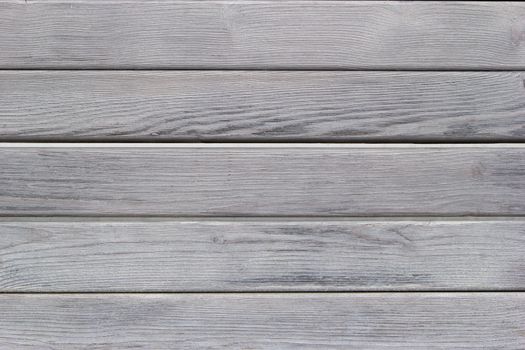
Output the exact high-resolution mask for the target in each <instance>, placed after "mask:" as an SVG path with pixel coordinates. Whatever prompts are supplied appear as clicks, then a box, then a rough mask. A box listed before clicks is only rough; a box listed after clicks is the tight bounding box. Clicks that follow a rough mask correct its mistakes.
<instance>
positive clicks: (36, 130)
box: [0, 71, 525, 141]
mask: <svg viewBox="0 0 525 350" xmlns="http://www.w3.org/2000/svg"><path fill="white" fill-rule="evenodd" d="M524 78H525V74H523V73H521V72H311V71H310V72H254V71H242V72H231V71H182V72H181V71H175V72H174V71H162V72H154V71H148V72H135V71H125V72H120V71H118V72H114V71H113V72H107V71H104V72H101V71H87V72H79V71H54V72H46V71H37V72H33V71H14V72H12V71H4V72H0V126H1V127H0V139H3V140H27V139H40V140H42V139H51V140H102V139H108V140H110V139H115V140H232V139H233V140H250V141H254V140H255V141H257V140H286V139H296V140H320V139H322V140H351V141H355V140H407V139H413V140H416V139H417V140H462V141H466V140H470V141H473V140H477V141H480V140H481V141H494V140H495V139H498V140H524V139H525V128H524V127H523V125H524V124H525V107H524V104H523V96H524V93H525V90H524V85H523V80H524ZM50 87H52V88H50Z"/></svg>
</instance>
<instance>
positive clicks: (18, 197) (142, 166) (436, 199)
mask: <svg viewBox="0 0 525 350" xmlns="http://www.w3.org/2000/svg"><path fill="white" fill-rule="evenodd" d="M57 146H58V147H53V146H47V147H46V146H41V145H35V146H32V145H31V144H29V147H22V146H16V144H11V145H10V147H8V146H4V147H1V148H0V164H2V171H1V172H0V189H1V190H0V214H2V215H64V214H65V215H189V216H201V215H203V216H231V215H235V216H261V215H262V216H266V215H272V216H287V215H327V216H337V215H341V216H342V215H345V216H347V215H409V214H418V215H523V214H525V148H524V147H522V146H521V145H499V146H479V147H477V146H446V145H438V146H432V145H421V146H414V145H391V146H390V145H386V146H385V145H346V146H345V145H333V144H332V145H330V144H325V145H324V146H323V145H304V144H303V145H300V144H299V145H286V144H274V145H259V146H257V145H253V144H252V145H244V146H243V145H238V144H233V145H229V146H228V145H208V146H194V145H192V144H181V145H174V144H168V145H164V146H165V147H161V146H159V145H157V146H155V145H147V146H143V145H141V144H139V145H137V144H135V145H134V144H127V145H126V147H124V145H119V144H113V146H110V145H106V146H97V145H96V144H94V145H87V147H82V146H81V145H80V146H79V145H75V144H61V145H57Z"/></svg>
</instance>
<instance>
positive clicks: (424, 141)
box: [0, 136, 525, 146]
mask: <svg viewBox="0 0 525 350" xmlns="http://www.w3.org/2000/svg"><path fill="white" fill-rule="evenodd" d="M226 140H227V141H226ZM225 141H226V142H227V143H228V144H238V145H245V144H252V145H253V144H254V143H257V144H283V143H286V144H300V143H304V144H334V145H335V144H337V145H344V144H348V145H356V144H373V145H375V144H384V145H396V144H412V145H432V144H435V145H461V144H464V145H469V146H470V145H473V144H482V145H496V144H513V145H515V144H525V138H518V139H508V138H492V139H490V140H486V139H482V138H479V139H478V138H476V137H472V138H469V139H462V138H448V137H447V138H446V139H445V138H442V139H439V138H432V137H429V138H426V137H418V136H414V137H404V138H382V137H376V138H374V139H368V138H355V137H352V138H344V137H342V138H339V139H333V138H317V137H303V138H273V139H272V138H271V137H269V138H268V139H260V138H258V137H255V138H238V139H234V138H229V137H225V138H220V137H216V138H205V139H199V138H195V139H191V138H190V137H173V138H170V139H168V138H163V137H159V139H158V140H155V139H154V138H148V137H118V138H117V139H115V138H114V137H111V136H109V137H106V136H101V137H99V136H96V137H79V138H68V137H64V138H56V137H34V136H32V137H27V138H26V137H17V138H8V137H7V138H3V137H0V144H18V143H21V142H23V143H24V144H46V145H47V144H50V143H57V144H75V145H76V144H91V143H104V144H116V143H118V144H133V143H134V144H140V145H142V144H152V145H159V144H174V145H176V144H181V143H185V144H191V145H199V144H208V145H210V144H221V143H224V142H225Z"/></svg>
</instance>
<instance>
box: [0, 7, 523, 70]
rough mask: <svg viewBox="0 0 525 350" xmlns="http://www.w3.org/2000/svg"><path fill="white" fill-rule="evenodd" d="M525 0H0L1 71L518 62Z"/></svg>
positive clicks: (457, 66) (513, 65)
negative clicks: (481, 0) (502, 0)
mask: <svg viewBox="0 0 525 350" xmlns="http://www.w3.org/2000/svg"><path fill="white" fill-rule="evenodd" d="M524 18H525V5H524V4H520V3H487V2H485V3H479V2H433V3H425V2H396V1H392V2H383V1H381V2H373V1H362V2H360V1H356V2H354V1H348V2H345V1H287V2H280V1H252V2H244V1H175V0H174V1H154V2H150V1H132V2H128V1H110V2H102V1H60V2H54V1H53V2H48V1H31V0H28V1H25V2H24V1H13V0H3V1H1V2H0V47H1V48H2V49H1V50H0V67H2V68H20V67H24V68H203V67H207V68H210V67H214V68H221V67H224V68H289V67H293V68H351V69H354V68H395V69H400V68H406V69H415V68H422V69H426V68H454V69H479V68H500V69H508V68H518V69H522V68H525V45H523V41H524V38H525V19H524Z"/></svg>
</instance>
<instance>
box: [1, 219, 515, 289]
mask: <svg viewBox="0 0 525 350" xmlns="http://www.w3.org/2000/svg"><path fill="white" fill-rule="evenodd" d="M524 223H525V222H524V221H523V220H511V221H508V220H507V221H501V220H492V221H441V220H438V221H435V220H426V221H422V220H420V221H413V220H412V221H410V220H404V221H381V220H379V221H378V220H356V221H354V220H351V221H297V220H295V221H282V220H277V221H276V220H275V219H274V220H269V221H266V220H264V221H231V220H230V221H199V222H196V221H168V220H155V221H152V220H140V221H137V220H131V221H129V220H120V221H108V219H105V220H97V221H93V220H92V221H86V220H83V221H77V220H74V221H54V220H53V219H42V220H34V221H22V220H20V219H18V220H13V219H9V220H7V221H2V222H0V291H3V292H6V291H9V292H93V291H98V292H107V291H111V292H128V291H132V292H137V291H140V292H155V291H162V292H181V291H198V292H203V291H219V292H233V291H313V290H315V291H338V290H356V291H358V290H391V291H392V290H404V291H408V290H412V291H414V290H509V289H510V290H525V269H524V267H525V258H524V257H523V251H524V250H525V224H524Z"/></svg>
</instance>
